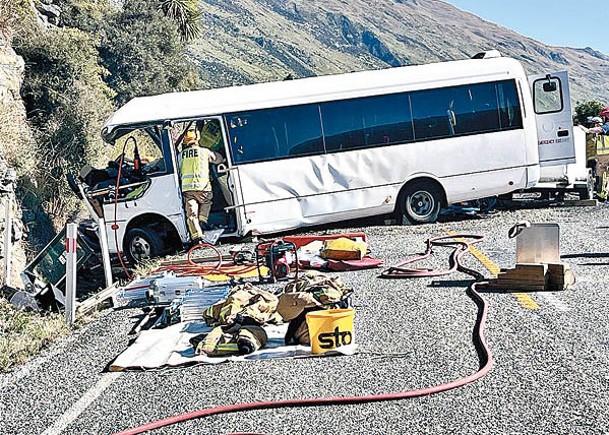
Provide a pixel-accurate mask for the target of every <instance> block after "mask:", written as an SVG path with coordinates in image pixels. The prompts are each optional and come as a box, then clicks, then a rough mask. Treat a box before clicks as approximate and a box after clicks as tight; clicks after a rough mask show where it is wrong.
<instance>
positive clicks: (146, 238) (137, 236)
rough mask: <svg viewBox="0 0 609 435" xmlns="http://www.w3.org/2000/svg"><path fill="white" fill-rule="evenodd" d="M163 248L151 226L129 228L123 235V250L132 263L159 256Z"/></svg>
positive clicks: (161, 241)
mask: <svg viewBox="0 0 609 435" xmlns="http://www.w3.org/2000/svg"><path fill="white" fill-rule="evenodd" d="M163 249H164V247H163V240H162V239H161V237H160V236H159V234H158V233H157V232H156V231H154V230H153V229H152V228H149V227H142V228H131V229H130V230H129V231H127V234H126V235H125V242H124V244H123V252H124V253H125V255H126V256H127V259H128V260H129V261H130V262H131V263H132V264H138V263H141V262H142V261H143V260H146V259H149V258H155V257H159V256H160V255H161V254H162V253H163Z"/></svg>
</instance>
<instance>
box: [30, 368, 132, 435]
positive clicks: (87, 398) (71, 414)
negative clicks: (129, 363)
mask: <svg viewBox="0 0 609 435" xmlns="http://www.w3.org/2000/svg"><path fill="white" fill-rule="evenodd" d="M120 375H121V372H112V373H104V374H103V375H102V378H101V379H100V380H99V381H97V384H95V385H94V386H93V387H91V388H89V390H88V391H87V392H86V393H85V394H84V395H83V396H82V397H81V398H80V399H79V400H78V401H77V402H76V403H75V404H74V405H72V406H71V407H70V409H68V410H67V411H66V412H64V413H63V415H62V416H61V417H59V419H57V421H55V423H53V425H51V426H49V427H48V428H47V430H45V431H44V432H43V433H42V435H59V434H60V433H61V432H62V431H63V430H64V429H65V428H66V427H68V425H69V424H70V423H72V422H73V421H74V420H76V419H77V418H78V416H79V415H80V414H82V412H83V411H84V410H85V409H87V407H88V406H89V405H90V404H91V403H92V402H93V401H94V400H95V399H97V398H98V397H99V396H100V395H101V393H103V392H104V390H105V389H106V388H108V387H109V386H110V385H111V384H112V383H113V382H114V381H115V380H116V379H117V378H118V377H119V376H120Z"/></svg>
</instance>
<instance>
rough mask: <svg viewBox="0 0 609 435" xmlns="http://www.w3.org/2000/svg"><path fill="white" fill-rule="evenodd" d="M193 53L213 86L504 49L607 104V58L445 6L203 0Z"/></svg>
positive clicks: (395, 0)
mask: <svg viewBox="0 0 609 435" xmlns="http://www.w3.org/2000/svg"><path fill="white" fill-rule="evenodd" d="M201 8H202V10H203V15H202V19H203V28H204V32H203V35H202V36H201V37H200V38H199V39H198V40H197V41H195V43H194V44H193V48H192V50H191V54H192V57H193V59H194V61H195V62H197V63H198V64H199V65H200V66H201V69H202V74H203V79H204V81H205V82H206V83H207V84H208V85H209V86H210V87H218V86H230V85H236V84H244V83H253V82H260V81H270V80H281V79H283V78H284V77H286V76H287V75H288V74H292V76H294V77H304V76H311V75H322V74H335V73H340V72H347V71H358V70H364V69H376V68H387V67H390V66H398V65H410V64H421V63H430V62H437V61H445V60H453V59H464V58H468V57H471V56H472V55H474V54H475V53H477V52H480V51H484V50H488V49H498V50H499V51H500V52H501V53H502V54H503V55H507V56H511V57H515V58H517V59H520V60H521V61H522V62H523V64H524V65H525V68H526V69H527V71H528V72H529V73H537V72H548V71H557V70H565V69H566V70H568V71H569V74H570V77H571V92H572V99H573V102H574V103H575V102H577V101H586V100H590V99H600V100H601V101H604V102H609V56H607V55H605V54H603V53H599V52H596V51H594V50H592V49H590V48H584V49H574V48H566V47H551V46H548V45H545V44H543V43H541V42H538V41H535V40H533V39H531V38H526V37H524V36H521V35H519V34H517V33H516V32H513V31H511V30H509V29H506V28H504V27H501V26H499V25H496V24H493V23H489V22H487V21H484V20H482V19H480V18H479V17H477V16H475V15H473V14H470V13H468V12H464V11H461V10H459V9H457V8H455V7H454V6H452V5H450V4H448V3H445V2H443V1H439V0H373V1H369V0H368V1H366V0H349V1H347V0H294V1H287V2H286V1H281V0H240V1H239V2H233V1H231V0H201Z"/></svg>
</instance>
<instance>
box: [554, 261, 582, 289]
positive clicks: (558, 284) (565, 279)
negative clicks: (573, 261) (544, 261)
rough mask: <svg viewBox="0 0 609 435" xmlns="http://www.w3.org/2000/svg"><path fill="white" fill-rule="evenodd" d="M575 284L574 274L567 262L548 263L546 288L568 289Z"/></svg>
mask: <svg viewBox="0 0 609 435" xmlns="http://www.w3.org/2000/svg"><path fill="white" fill-rule="evenodd" d="M574 284H575V274H574V273H573V271H572V270H571V266H570V265H569V264H568V263H549V264H548V290H569V289H571V288H572V287H573V285H574Z"/></svg>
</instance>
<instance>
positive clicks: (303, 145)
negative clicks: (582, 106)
mask: <svg viewBox="0 0 609 435" xmlns="http://www.w3.org/2000/svg"><path fill="white" fill-rule="evenodd" d="M528 80H529V79H528V78H527V76H526V74H525V72H524V70H523V68H522V66H521V64H520V63H519V62H518V61H517V60H515V59H511V58H507V57H501V55H500V54H499V53H498V52H496V51H492V52H485V53H481V54H479V55H476V56H475V57H474V58H473V59H468V60H462V61H453V62H442V63H435V64H429V65H418V66H406V67H396V68H389V69H384V70H376V71H364V72H354V73H347V74H338V75H330V76H321V77H311V78H304V79H298V80H286V81H281V82H273V83H262V84H254V85H247V86H235V87H228V88H222V89H212V90H203V91H195V92H182V93H171V94H164V95H156V96H150V97H142V98H135V99H133V100H131V101H130V102H128V103H127V104H126V105H124V106H123V107H122V108H120V109H119V110H118V111H116V113H114V115H112V117H111V118H110V119H109V120H108V121H107V122H106V124H105V126H104V127H103V130H102V136H103V138H104V140H105V141H107V142H108V143H111V144H114V143H118V144H119V146H122V145H121V144H125V146H126V154H127V156H128V157H129V156H131V155H132V154H131V153H133V145H132V143H136V142H137V144H138V147H139V150H140V154H143V153H142V152H141V150H142V149H145V150H147V151H146V153H147V154H148V155H147V158H148V161H144V162H143V167H142V168H141V169H140V170H136V169H134V167H133V165H132V164H131V163H130V162H129V159H125V162H126V164H125V165H123V168H122V169H121V172H122V174H121V180H120V182H119V183H118V185H119V188H118V195H116V193H117V190H116V184H117V183H116V179H117V172H118V169H119V168H118V166H119V165H118V163H119V159H117V161H115V162H110V164H109V166H108V168H106V169H104V170H98V169H93V168H90V167H87V168H85V169H84V170H83V171H81V174H80V176H79V177H77V178H75V179H73V180H71V185H72V187H73V189H75V190H76V191H77V192H79V193H80V194H82V195H84V197H85V198H87V204H88V205H89V207H90V211H91V213H92V215H93V217H94V218H96V219H98V220H99V219H100V218H103V219H104V221H103V222H105V225H106V227H107V230H108V234H109V235H108V242H109V248H110V252H114V253H115V252H117V251H119V250H121V251H124V252H125V253H126V254H127V256H128V257H130V258H131V259H132V260H137V259H139V258H142V257H147V256H156V255H160V254H162V253H163V252H164V251H166V250H168V249H177V248H181V247H182V246H183V244H186V243H188V242H189V236H188V231H187V228H186V224H185V214H184V208H183V204H182V199H181V194H180V180H179V170H178V167H177V155H178V154H179V146H180V138H181V136H182V135H183V134H184V132H185V131H186V130H187V129H189V128H193V127H196V128H200V129H203V130H204V132H207V133H209V136H210V137H211V136H213V133H217V134H218V138H219V140H218V141H217V144H216V146H219V149H220V150H221V152H222V153H223V154H224V155H225V157H226V162H225V163H223V164H220V165H218V167H217V168H213V169H215V170H214V171H212V172H214V173H215V174H216V175H217V179H216V180H215V181H214V191H215V193H214V206H213V209H212V215H211V217H210V225H211V226H213V227H214V228H222V229H224V230H225V233H224V235H227V236H236V237H240V236H244V235H247V234H269V233H277V232H281V231H286V230H292V229H295V228H298V227H303V226H311V225H320V224H326V223H330V222H337V221H344V220H349V219H355V218H362V217H368V216H373V215H386V214H387V215H389V214H394V215H396V216H397V217H398V220H399V222H400V223H413V224H417V223H426V222H434V221H435V220H436V218H437V216H438V213H439V211H440V209H441V207H443V206H447V205H449V204H452V203H458V202H462V201H470V200H475V199H477V198H483V197H488V196H493V195H499V194H504V193H508V192H511V191H515V190H518V189H525V188H529V187H532V186H534V185H535V184H536V183H537V181H538V179H539V174H540V165H541V166H543V165H557V164H566V163H572V162H573V159H574V150H573V141H572V136H573V133H572V121H571V108H570V103H569V92H568V82H567V77H566V73H553V74H548V75H544V76H540V77H536V78H532V79H531V83H530V87H529V82H528ZM210 132H211V133H210ZM204 137H205V134H204ZM131 138H133V140H129V139H131ZM125 141H126V143H125ZM222 187H223V188H222Z"/></svg>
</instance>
